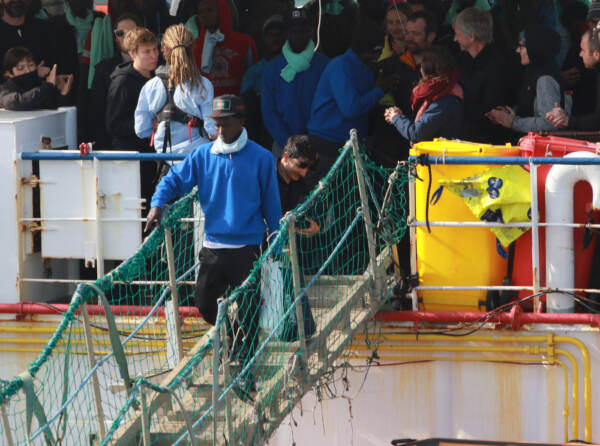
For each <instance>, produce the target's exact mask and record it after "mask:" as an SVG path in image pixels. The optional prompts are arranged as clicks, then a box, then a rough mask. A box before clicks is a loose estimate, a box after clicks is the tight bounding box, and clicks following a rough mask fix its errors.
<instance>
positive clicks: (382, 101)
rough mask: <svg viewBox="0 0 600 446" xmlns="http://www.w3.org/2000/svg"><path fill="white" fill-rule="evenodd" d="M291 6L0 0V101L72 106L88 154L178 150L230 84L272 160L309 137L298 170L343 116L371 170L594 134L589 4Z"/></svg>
mask: <svg viewBox="0 0 600 446" xmlns="http://www.w3.org/2000/svg"><path fill="white" fill-rule="evenodd" d="M293 3H294V2H293V1H292V0H268V1H264V2H263V1H261V2H250V1H244V0H182V1H180V2H171V3H169V4H167V3H166V2H165V1H164V0H109V1H108V15H104V14H103V13H100V12H98V11H95V10H94V4H93V0H64V1H62V0H61V1H56V0H52V1H50V0H0V12H1V16H0V17H1V18H0V59H1V60H2V62H3V82H2V85H1V86H0V107H3V108H7V109H12V110H30V109H38V108H55V107H57V106H60V105H76V106H77V109H78V138H79V140H80V141H86V142H88V141H94V142H95V147H96V148H97V149H103V150H113V149H114V150H136V151H140V152H154V151H156V152H163V151H166V150H172V151H174V152H187V151H188V149H189V147H191V146H192V145H193V143H195V142H197V141H204V142H208V141H211V140H213V139H215V138H216V136H217V132H216V129H215V126H214V122H213V120H212V119H211V118H210V116H209V115H210V113H211V108H212V100H213V98H215V97H219V96H222V95H225V94H233V95H236V96H240V97H241V98H242V99H243V102H244V105H245V110H246V113H245V128H246V130H247V132H248V136H249V137H250V139H252V140H254V141H256V142H258V143H259V144H261V145H262V146H263V147H266V148H267V149H269V150H271V151H272V153H273V155H274V157H275V159H277V158H280V157H281V155H282V151H283V147H284V146H285V144H286V142H287V140H288V139H289V138H290V137H291V136H292V135H297V134H305V135H310V136H311V141H312V143H313V144H314V145H315V147H316V151H317V153H318V154H319V157H320V159H321V161H322V162H320V163H319V164H318V166H317V168H316V170H318V172H316V173H315V174H314V175H312V172H311V175H309V176H310V177H315V178H313V179H312V180H311V181H315V180H316V179H318V177H319V176H320V175H323V173H324V172H326V170H327V169H328V167H329V166H330V165H331V163H332V162H333V159H335V156H336V154H337V149H338V147H339V145H340V144H342V143H343V142H344V141H345V140H346V139H347V137H348V131H349V130H350V129H351V128H357V129H358V131H359V134H360V135H361V136H362V137H363V138H365V140H366V141H367V142H368V147H369V149H370V151H371V154H372V155H373V156H374V157H375V158H376V160H377V161H378V162H380V163H382V164H384V165H393V164H395V162H396V161H397V160H399V159H403V158H405V157H406V156H407V150H408V148H409V146H410V144H411V143H413V142H417V141H421V140H425V139H431V138H434V137H446V138H461V139H465V140H471V141H480V142H490V143H495V144H502V143H504V142H508V141H515V140H516V139H518V138H519V136H521V135H523V134H524V133H527V132H529V131H543V130H555V129H562V128H572V129H577V130H580V129H585V130H596V120H597V118H600V101H597V100H596V96H597V94H600V89H599V88H597V85H596V84H597V81H598V79H600V78H598V76H597V73H596V71H597V68H596V67H597V64H598V61H599V59H600V51H599V49H600V42H599V35H598V32H597V31H596V29H595V26H596V23H597V21H598V17H600V5H598V4H595V3H591V0H530V1H522V0H496V1H493V2H490V1H487V0H322V2H321V6H322V8H321V9H319V8H318V5H317V3H318V2H313V3H312V5H311V4H310V3H309V5H308V6H306V7H304V8H302V9H294V8H293ZM317 24H318V25H319V26H318V29H317ZM150 170H151V168H150V167H148V168H147V169H146V171H145V172H143V175H142V177H143V180H144V182H145V186H144V187H143V190H144V193H145V196H148V194H149V193H151V189H152V187H153V181H154V180H155V179H156V175H153V173H154V172H150Z"/></svg>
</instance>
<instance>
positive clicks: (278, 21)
mask: <svg viewBox="0 0 600 446" xmlns="http://www.w3.org/2000/svg"><path fill="white" fill-rule="evenodd" d="M276 27H277V28H281V29H284V28H285V22H284V20H283V16H282V15H281V14H274V15H272V16H271V17H269V18H268V19H267V20H265V23H264V25H263V27H262V30H263V33H266V32H267V31H268V30H269V28H276Z"/></svg>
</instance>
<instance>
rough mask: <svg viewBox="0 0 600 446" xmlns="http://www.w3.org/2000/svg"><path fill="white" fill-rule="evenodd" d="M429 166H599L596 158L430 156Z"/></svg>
mask: <svg viewBox="0 0 600 446" xmlns="http://www.w3.org/2000/svg"><path fill="white" fill-rule="evenodd" d="M409 160H410V161H411V162H416V163H420V164H425V163H424V162H423V161H421V158H419V157H418V156H414V155H413V156H410V157H409ZM426 160H427V162H428V163H429V164H463V165H466V164H475V165H489V164H510V165H517V166H523V165H526V164H529V163H530V162H531V163H533V164H600V156H598V157H597V158H596V157H594V158H560V157H527V156H431V155H429V156H428V157H427V158H426Z"/></svg>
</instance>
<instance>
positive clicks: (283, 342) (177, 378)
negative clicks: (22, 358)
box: [0, 137, 408, 445]
mask: <svg viewBox="0 0 600 446" xmlns="http://www.w3.org/2000/svg"><path fill="white" fill-rule="evenodd" d="M353 141H354V143H355V147H353V145H352V143H350V142H349V143H347V144H346V146H345V147H344V149H343V150H341V151H340V152H341V154H340V157H339V158H338V160H337V162H336V164H335V165H334V166H333V167H332V169H331V171H330V172H329V174H328V175H327V176H326V177H325V178H324V179H323V180H322V181H321V182H320V183H319V185H318V186H317V187H316V188H315V190H314V191H313V192H312V193H311V195H310V196H309V197H308V198H307V200H306V201H305V202H304V203H302V204H301V205H300V206H298V207H297V208H296V209H295V210H294V211H292V212H290V213H289V214H288V215H286V216H285V217H284V219H283V220H282V223H281V228H280V231H279V232H278V234H277V235H276V237H275V239H274V240H272V241H271V243H270V245H269V248H268V249H267V250H266V252H265V253H264V254H263V255H262V256H261V258H260V259H259V261H257V262H256V263H255V265H254V268H253V270H252V272H251V274H250V276H249V277H248V278H247V279H246V281H245V282H244V283H243V284H242V285H240V286H239V287H238V288H236V289H235V290H231V292H230V293H227V295H226V296H224V299H223V300H222V301H221V303H220V306H219V316H218V317H217V323H216V325H215V326H214V327H209V326H208V325H207V324H205V323H204V322H203V320H202V319H201V318H200V317H195V316H189V315H188V316H187V317H182V318H180V323H181V332H182V336H181V337H182V341H181V342H182V345H183V350H184V352H185V354H186V356H185V357H184V358H183V360H181V361H179V362H178V361H177V354H176V352H177V350H178V345H177V340H176V339H177V337H176V336H175V334H174V333H175V330H173V329H172V325H170V324H169V323H167V319H168V318H165V317H164V313H165V312H168V309H167V307H170V304H168V301H169V300H170V288H169V267H168V256H167V248H166V243H165V232H166V231H165V228H167V229H169V230H170V231H169V232H170V233H171V234H172V237H173V254H174V259H175V261H174V268H175V274H176V276H177V277H178V282H177V290H178V294H179V305H180V306H191V305H193V301H194V286H193V281H194V278H195V270H196V267H197V266H198V264H197V261H196V259H197V258H198V252H199V250H200V248H201V246H202V225H201V219H200V218H199V217H200V213H201V212H200V208H199V206H198V203H197V198H196V194H195V193H194V192H192V193H190V194H189V195H187V196H186V197H184V198H182V199H181V200H179V201H177V202H176V203H175V204H174V205H173V206H172V207H171V208H170V210H169V212H168V213H167V214H166V218H165V219H164V220H163V224H162V226H161V228H160V229H158V230H155V231H154V232H153V233H152V234H151V236H150V237H149V238H148V239H147V240H146V241H145V243H144V244H143V245H142V246H141V247H140V249H139V251H138V252H137V253H136V254H135V255H134V256H132V257H131V258H130V259H129V260H127V261H125V262H123V264H121V265H120V266H118V267H117V268H116V269H115V270H113V271H112V272H111V273H109V274H107V275H106V276H104V277H103V278H101V279H99V280H97V281H96V282H95V284H94V285H95V286H88V285H85V284H82V285H80V286H79V287H78V289H77V292H76V293H75V294H74V296H73V299H72V303H71V305H70V307H69V310H68V311H67V312H66V313H64V316H63V319H62V321H61V323H60V325H59V327H58V329H57V331H56V333H55V334H54V335H53V337H52V339H51V340H50V342H49V343H48V345H47V346H46V348H45V349H44V351H43V353H42V354H41V355H40V356H39V357H38V358H37V360H36V361H35V362H34V363H32V364H31V365H30V367H29V369H28V371H27V373H26V374H24V375H23V374H22V375H20V377H17V378H15V379H14V380H12V381H3V382H1V386H0V399H1V401H2V403H3V405H2V406H1V407H2V414H1V415H2V420H1V421H2V423H1V425H2V432H0V438H1V440H0V442H2V444H9V442H10V441H12V443H13V444H15V445H17V444H19V445H21V444H27V443H28V432H30V435H29V438H30V439H31V444H40V445H50V444H56V445H85V444H118V445H137V444H145V445H150V444H152V445H171V444H195V445H201V444H213V443H214V444H261V442H262V441H263V440H266V439H267V438H268V437H269V436H270V435H271V434H272V433H273V432H274V430H275V429H276V428H277V426H278V425H279V423H280V422H281V421H282V420H283V418H284V417H285V416H286V415H287V414H288V413H289V411H290V410H291V408H292V407H293V406H294V405H295V404H296V403H297V402H298V401H299V399H300V398H301V397H302V396H303V395H304V394H305V393H306V392H307V391H308V390H310V389H311V388H313V387H315V386H317V385H318V384H319V383H320V382H321V381H322V380H326V379H327V377H328V376H331V374H330V373H329V372H330V371H331V369H332V367H334V365H335V361H336V359H337V358H338V357H339V356H340V354H341V353H342V352H343V351H344V349H346V348H347V347H348V346H349V344H350V343H351V340H352V338H353V336H354V335H355V334H356V332H357V331H358V330H361V329H365V327H366V326H367V325H366V322H368V321H369V320H370V319H371V318H372V316H373V315H374V313H375V312H376V311H377V310H378V309H379V308H380V307H381V306H382V305H383V304H384V303H385V301H386V299H387V297H388V295H389V289H390V286H389V283H388V282H389V279H390V277H391V275H392V274H393V261H392V255H391V249H392V247H393V246H394V245H396V244H398V243H400V242H401V240H402V239H403V238H404V236H405V233H406V209H407V203H406V193H405V188H406V185H407V181H408V168H407V167H406V166H404V165H399V166H398V167H397V168H396V169H395V170H393V169H384V168H381V167H378V166H376V165H375V164H374V163H373V162H372V161H371V160H370V159H369V158H368V157H367V156H366V155H365V154H364V153H363V152H362V151H360V150H359V149H358V144H357V143H356V139H355V137H354V139H353ZM353 149H354V150H353ZM354 153H358V154H359V159H358V160H357V159H356V158H355V156H354ZM361 188H362V193H361ZM308 220H312V221H314V222H316V223H317V224H318V226H319V231H318V232H317V233H316V234H314V235H311V236H307V235H302V234H300V233H299V232H298V229H302V228H303V227H305V225H306V222H307V221H308ZM290 234H292V238H291V239H290ZM99 295H104V296H105V297H106V299H107V300H108V301H109V302H110V303H111V305H112V308H113V310H114V312H115V313H116V314H115V315H114V322H115V325H116V327H117V329H116V332H113V333H109V327H110V326H111V323H109V321H110V317H109V319H107V317H105V316H103V315H97V314H94V312H93V311H92V315H91V316H90V325H91V339H90V340H88V341H91V342H93V345H94V353H95V358H94V360H95V366H93V367H92V366H91V362H90V361H91V359H90V357H89V355H88V351H87V347H86V345H87V344H86V337H85V329H86V326H85V320H84V318H83V315H82V313H81V312H80V310H81V309H82V307H83V304H84V303H87V305H89V306H90V305H98V304H100V305H101V303H102V302H101V299H99ZM261 304H262V305H261ZM94 308H95V307H94ZM150 308H152V309H153V311H152V312H150V314H149V315H148V316H146V315H145V314H148V310H150ZM261 308H262V310H261ZM142 309H145V311H143V312H142V311H141V310H142ZM302 328H303V329H302ZM111 335H112V343H111ZM119 341H120V343H121V344H122V345H123V347H122V350H123V351H124V355H122V356H120V355H119V354H118V352H119V350H121V349H120V348H118V349H117V350H116V354H115V351H114V350H113V345H114V343H115V342H119ZM29 375H30V376H32V377H33V380H32V381H31V382H30V381H29V380H28V379H25V378H28V377H29ZM125 375H129V377H130V379H131V385H130V386H127V385H126V382H127V380H125V379H124V378H125ZM24 377H25V378H24ZM28 389H31V390H30V391H28ZM35 401H39V404H35ZM101 419H103V420H104V428H103V429H102V427H101V421H100V420H101Z"/></svg>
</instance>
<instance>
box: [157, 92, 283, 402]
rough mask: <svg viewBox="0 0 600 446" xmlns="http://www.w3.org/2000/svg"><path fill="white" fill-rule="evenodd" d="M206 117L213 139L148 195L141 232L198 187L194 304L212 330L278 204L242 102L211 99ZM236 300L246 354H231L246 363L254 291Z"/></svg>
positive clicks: (274, 222) (267, 161)
mask: <svg viewBox="0 0 600 446" xmlns="http://www.w3.org/2000/svg"><path fill="white" fill-rule="evenodd" d="M211 117H212V118H213V119H214V120H215V127H216V129H217V133H218V135H219V137H218V139H217V140H216V141H215V142H211V143H208V144H203V145H200V146H198V147H197V148H195V149H194V150H192V151H191V153H190V155H188V157H187V158H185V160H183V161H182V162H180V163H179V164H176V165H174V166H173V167H172V168H171V169H170V170H169V173H168V174H167V175H165V176H164V177H163V179H162V180H161V182H160V183H159V184H158V186H157V187H156V192H155V193H154V195H153V196H152V209H150V212H149V213H148V218H147V224H146V231H148V230H149V229H150V228H152V226H154V225H155V224H156V225H160V218H161V214H162V207H163V206H164V205H165V204H166V203H168V202H169V201H171V200H173V199H174V198H176V197H178V196H181V195H184V194H186V193H188V192H189V191H190V190H192V188H193V187H194V186H198V199H199V201H200V204H201V206H202V210H203V211H204V216H205V218H204V232H205V236H206V237H205V240H204V244H203V247H202V250H201V251H200V254H199V260H200V262H201V263H200V268H199V270H198V276H197V279H196V295H195V300H196V306H197V307H198V309H199V310H200V313H201V314H202V317H203V318H204V319H205V320H206V321H207V322H208V323H209V324H212V325H214V324H215V322H216V318H217V309H218V305H217V299H218V298H219V297H221V296H222V295H223V294H224V293H225V291H226V290H227V289H228V288H229V289H233V288H235V287H236V286H238V285H239V284H241V283H242V281H243V280H244V279H245V278H246V277H247V276H248V274H249V273H250V270H251V269H252V264H253V262H254V261H256V260H257V259H258V257H259V254H260V245H261V243H262V241H263V239H264V237H265V232H266V230H267V229H268V231H269V232H273V231H275V230H277V229H278V228H279V220H280V219H281V203H280V200H279V186H278V183H277V171H276V170H275V161H274V159H273V156H272V155H271V154H270V152H269V151H268V150H267V149H265V148H264V147H261V146H259V145H258V144H256V143H255V142H253V141H251V140H249V139H248V136H247V133H246V129H245V128H244V127H243V124H244V104H243V102H242V100H241V98H239V97H238V96H234V95H223V96H219V97H217V98H215V100H214V101H213V113H212V115H211ZM265 221H266V225H267V226H265ZM241 296H242V297H241V298H240V301H238V318H239V320H240V321H239V323H240V329H241V334H242V343H243V348H244V349H245V351H244V352H243V353H244V357H243V358H242V357H241V351H239V352H237V353H236V352H234V354H238V355H239V356H240V360H241V359H246V360H249V359H250V358H251V357H252V356H253V354H254V350H255V349H256V343H257V340H258V317H259V311H258V309H259V306H260V293H256V292H245V293H242V295H241ZM252 381H253V379H252V378H251V377H249V378H248V382H247V383H246V385H244V387H246V388H245V389H244V390H246V391H248V390H251V388H252V387H253V382H252Z"/></svg>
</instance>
